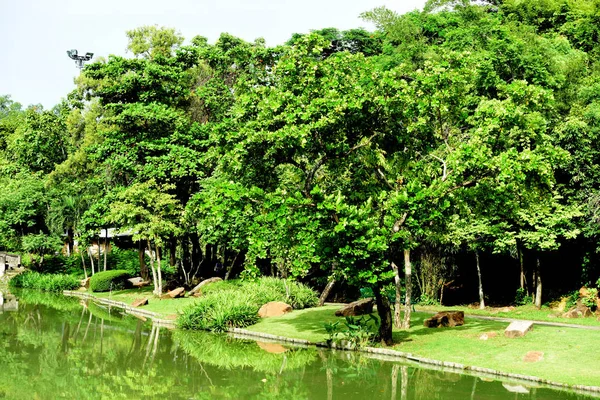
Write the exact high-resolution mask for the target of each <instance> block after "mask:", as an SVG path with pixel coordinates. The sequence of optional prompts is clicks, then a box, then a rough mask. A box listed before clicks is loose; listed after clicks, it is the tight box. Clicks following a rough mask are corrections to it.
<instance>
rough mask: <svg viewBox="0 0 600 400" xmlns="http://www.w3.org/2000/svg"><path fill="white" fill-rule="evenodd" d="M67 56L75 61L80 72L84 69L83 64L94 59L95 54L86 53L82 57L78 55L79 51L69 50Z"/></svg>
mask: <svg viewBox="0 0 600 400" xmlns="http://www.w3.org/2000/svg"><path fill="white" fill-rule="evenodd" d="M67 55H68V56H69V58H70V59H71V60H75V65H77V68H79V71H81V70H82V69H83V64H85V63H86V62H88V61H90V60H91V59H92V57H94V53H85V55H83V56H80V55H78V54H77V50H75V49H73V50H67Z"/></svg>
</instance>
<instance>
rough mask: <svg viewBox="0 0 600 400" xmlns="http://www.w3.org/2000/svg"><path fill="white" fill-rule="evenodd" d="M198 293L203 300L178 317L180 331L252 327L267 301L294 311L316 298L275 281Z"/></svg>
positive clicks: (214, 287) (296, 286)
mask: <svg viewBox="0 0 600 400" xmlns="http://www.w3.org/2000/svg"><path fill="white" fill-rule="evenodd" d="M202 292H203V296H202V297H200V298H199V299H198V301H197V302H196V303H195V304H194V305H192V306H190V307H188V308H187V309H184V310H183V313H182V315H180V316H179V318H178V320H177V324H178V326H179V327H180V328H183V329H194V330H209V331H216V332H219V331H225V330H227V329H228V328H234V327H235V328H243V327H246V326H249V325H252V324H255V323H256V322H257V321H258V310H259V308H260V307H261V306H262V305H263V304H265V303H268V302H270V301H283V302H285V303H288V304H290V305H291V306H292V307H293V308H295V309H302V308H306V307H311V306H314V305H316V304H317V302H318V299H317V294H316V293H315V292H314V291H313V290H312V289H310V288H309V287H307V286H305V285H303V284H300V283H297V282H290V281H286V280H283V279H276V278H260V279H258V280H256V281H226V282H217V283H213V284H210V285H208V286H206V287H204V288H203V289H202Z"/></svg>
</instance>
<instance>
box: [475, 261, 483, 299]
mask: <svg viewBox="0 0 600 400" xmlns="http://www.w3.org/2000/svg"><path fill="white" fill-rule="evenodd" d="M475 264H477V278H478V279H479V309H480V310H483V309H484V308H485V300H484V298H483V284H482V282H481V268H480V266H479V251H478V250H475Z"/></svg>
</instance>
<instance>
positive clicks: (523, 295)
mask: <svg viewBox="0 0 600 400" xmlns="http://www.w3.org/2000/svg"><path fill="white" fill-rule="evenodd" d="M514 303H515V305H517V306H524V305H526V304H531V303H533V297H531V296H528V295H527V291H526V290H525V289H524V288H518V289H517V293H516V294H515V300H514Z"/></svg>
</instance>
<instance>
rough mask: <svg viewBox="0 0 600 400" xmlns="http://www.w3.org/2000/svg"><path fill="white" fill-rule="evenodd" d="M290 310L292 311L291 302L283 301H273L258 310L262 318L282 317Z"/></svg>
mask: <svg viewBox="0 0 600 400" xmlns="http://www.w3.org/2000/svg"><path fill="white" fill-rule="evenodd" d="M289 312H292V306H290V305H289V304H286V303H283V302H281V301H271V302H269V303H267V304H265V305H263V306H262V307H261V308H260V310H258V316H259V317H261V318H269V317H280V316H282V315H284V314H287V313H289Z"/></svg>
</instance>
